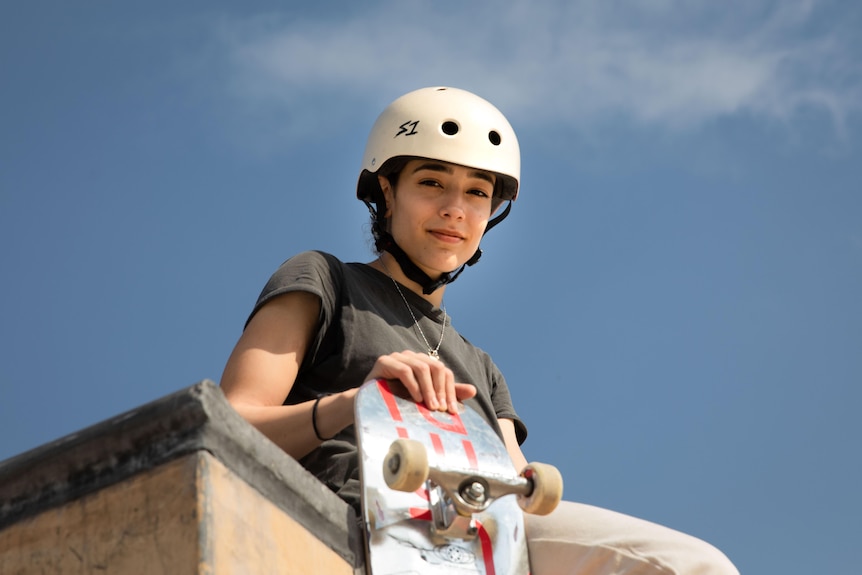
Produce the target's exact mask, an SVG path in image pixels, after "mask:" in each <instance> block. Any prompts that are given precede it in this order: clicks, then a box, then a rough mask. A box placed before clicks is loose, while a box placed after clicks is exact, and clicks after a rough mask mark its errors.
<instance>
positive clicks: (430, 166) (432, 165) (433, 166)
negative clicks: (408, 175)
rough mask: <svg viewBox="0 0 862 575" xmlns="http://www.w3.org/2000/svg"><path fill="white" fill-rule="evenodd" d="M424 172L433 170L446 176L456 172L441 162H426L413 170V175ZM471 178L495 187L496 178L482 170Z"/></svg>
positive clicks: (472, 174)
mask: <svg viewBox="0 0 862 575" xmlns="http://www.w3.org/2000/svg"><path fill="white" fill-rule="evenodd" d="M422 170H431V171H432V172H443V173H446V174H451V173H453V172H454V170H453V169H452V168H451V167H450V166H448V165H447V164H441V163H439V162H425V163H424V164H419V165H418V166H416V168H414V169H413V173H414V174H415V173H416V172H421V171H422ZM470 176H472V177H474V178H479V179H480V180H485V181H487V182H488V183H490V184H491V185H494V178H493V177H492V176H491V174H489V173H488V172H482V171H480V170H476V171H473V172H471V173H470Z"/></svg>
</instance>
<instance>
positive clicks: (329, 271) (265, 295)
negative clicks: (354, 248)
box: [249, 251, 345, 320]
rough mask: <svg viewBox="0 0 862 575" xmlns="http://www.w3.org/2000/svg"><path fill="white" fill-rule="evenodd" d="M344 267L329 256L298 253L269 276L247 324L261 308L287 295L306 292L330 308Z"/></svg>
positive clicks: (339, 287) (319, 253)
mask: <svg viewBox="0 0 862 575" xmlns="http://www.w3.org/2000/svg"><path fill="white" fill-rule="evenodd" d="M344 266H345V264H344V263H342V262H341V261H340V260H339V259H338V258H336V257H335V256H333V255H332V254H328V253H325V252H320V251H306V252H300V253H298V254H296V255H295V256H292V257H291V258H289V259H288V260H286V261H285V262H284V263H282V264H281V265H280V266H279V267H278V269H276V270H275V272H274V273H273V274H272V275H271V276H270V278H269V280H268V281H267V282H266V285H265V286H264V287H263V290H261V292H260V295H259V296H258V299H257V302H256V304H255V306H254V309H253V310H252V312H251V315H250V316H249V320H251V317H252V316H254V315H255V314H256V313H257V312H258V311H259V310H260V309H261V308H262V307H263V306H264V305H266V304H267V303H269V302H270V301H272V300H273V299H275V298H277V297H278V296H281V295H284V294H287V293H291V292H297V291H301V292H307V293H310V294H313V295H315V296H317V297H318V298H320V300H321V303H322V304H323V305H324V306H327V305H329V306H331V305H332V304H333V301H334V300H335V299H336V297H337V296H336V294H337V293H338V292H339V291H340V289H341V284H342V283H343V278H344Z"/></svg>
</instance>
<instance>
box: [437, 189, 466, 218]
mask: <svg viewBox="0 0 862 575" xmlns="http://www.w3.org/2000/svg"><path fill="white" fill-rule="evenodd" d="M440 215H441V216H443V217H444V218H454V219H456V220H463V219H464V216H465V215H466V212H465V210H464V194H463V192H462V191H460V190H451V191H449V192H448V193H446V194H443V203H442V205H441V208H440Z"/></svg>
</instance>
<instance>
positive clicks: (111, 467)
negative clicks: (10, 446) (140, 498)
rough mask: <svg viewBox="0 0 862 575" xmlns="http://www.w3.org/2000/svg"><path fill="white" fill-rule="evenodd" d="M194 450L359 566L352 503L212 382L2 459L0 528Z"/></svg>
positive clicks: (360, 559) (359, 537)
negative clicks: (268, 435)
mask: <svg viewBox="0 0 862 575" xmlns="http://www.w3.org/2000/svg"><path fill="white" fill-rule="evenodd" d="M199 450H205V451H207V452H209V453H211V454H212V455H213V456H214V457H216V458H217V459H218V460H219V461H221V462H222V463H223V464H224V465H225V466H226V467H227V468H228V469H230V470H231V471H233V472H234V473H236V474H237V475H238V476H239V477H240V478H242V479H243V480H244V481H246V482H247V483H248V484H249V485H251V486H252V487H254V488H255V489H256V490H257V491H259V492H260V493H261V494H262V495H264V496H265V497H266V498H267V499H269V500H270V501H272V502H273V503H274V504H275V505H277V506H278V507H280V508H281V509H283V510H284V511H286V512H287V513H288V514H290V515H291V517H293V518H294V519H295V520H296V521H297V522H299V523H300V524H301V525H303V526H304V527H305V528H306V529H308V530H309V531H310V532H312V533H314V534H315V536H317V537H318V538H319V539H320V540H321V541H323V543H325V544H326V545H327V546H328V547H329V548H330V549H332V550H333V551H335V552H336V553H338V554H339V555H340V556H341V557H343V558H344V559H345V560H346V561H347V562H348V563H349V564H350V565H352V566H353V567H354V570H355V571H356V572H357V573H358V572H361V569H362V567H363V562H364V552H363V541H362V534H361V531H360V529H359V528H358V526H357V522H356V514H355V513H354V511H353V509H352V508H350V506H348V505H347V504H346V503H344V502H343V501H342V500H341V499H339V498H338V497H337V496H336V495H335V494H333V493H332V492H331V491H329V489H327V488H326V486H324V485H323V484H322V483H320V482H319V481H318V480H317V479H316V478H315V477H313V476H312V475H311V474H309V473H308V472H307V471H306V470H305V469H304V468H303V467H302V466H301V465H299V463H297V462H296V461H295V460H294V459H293V458H291V457H290V456H288V455H287V454H285V453H284V452H283V451H282V450H281V449H280V448H279V447H278V446H276V445H275V444H273V443H272V442H271V441H270V440H269V439H267V438H266V437H265V436H263V435H262V434H261V433H260V432H258V431H257V430H256V429H255V428H254V427H252V426H251V425H249V424H248V423H247V422H246V421H245V420H244V419H242V417H240V416H239V415H238V414H237V413H236V412H235V411H234V410H233V408H232V407H231V406H230V405H229V404H228V403H227V401H226V400H225V398H224V395H223V394H222V392H221V389H219V388H218V387H217V386H216V384H214V383H213V382H211V381H202V382H200V383H197V384H195V385H193V386H191V387H188V388H185V389H182V390H179V391H177V392H175V393H172V394H170V395H167V396H165V397H163V398H161V399H158V400H156V401H153V402H151V403H148V404H146V405H143V406H141V407H139V408H136V409H133V410H130V411H128V412H126V413H123V414H121V415H118V416H116V417H113V418H111V419H108V420H106V421H103V422H101V423H98V424H95V425H93V426H90V427H88V428H85V429H83V430H81V431H79V432H77V433H73V434H70V435H67V436H65V437H63V438H60V439H58V440H56V441H53V442H50V443H47V444H45V445H42V446H40V447H37V448H35V449H33V450H30V451H27V452H25V453H22V454H20V455H18V456H15V457H12V458H10V459H7V460H6V461H3V462H0V529H3V528H5V527H8V526H9V525H12V524H13V523H16V522H18V521H20V520H21V519H24V518H26V517H30V516H33V515H36V514H38V513H41V512H42V511H45V510H47V509H50V508H53V507H57V506H59V505H62V504H64V503H66V502H69V501H72V500H74V499H77V498H78V497H81V496H83V495H86V494H88V493H93V492H95V491H98V490H100V489H102V488H104V487H107V486H109V485H112V484H115V483H118V482H120V481H123V480H125V479H127V478H129V477H131V476H133V475H135V474H137V473H140V472H142V471H146V470H148V469H152V468H154V467H156V466H158V465H161V464H163V463H166V462H168V461H170V460H173V459H175V458H177V457H180V456H183V455H187V454H190V453H193V452H196V451H199Z"/></svg>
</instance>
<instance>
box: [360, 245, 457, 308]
mask: <svg viewBox="0 0 862 575" xmlns="http://www.w3.org/2000/svg"><path fill="white" fill-rule="evenodd" d="M368 265H370V266H371V267H373V268H374V269H376V270H377V271H380V272H383V273H385V274H386V275H388V276H391V277H392V279H394V280H395V281H397V282H398V283H400V284H401V285H403V286H406V287H407V288H408V289H409V290H410V291H412V292H413V293H415V294H416V295H418V296H419V297H421V298H422V299H424V300H426V301H428V302H430V303H431V304H432V305H434V306H435V307H440V306H441V305H442V304H443V293H444V292H445V291H446V286H441V287H439V288H437V289H436V290H434V293H431V294H427V295H426V294H424V293H422V286H421V285H419V284H418V283H416V282H414V281H413V280H411V279H410V278H408V277H407V276H406V275H404V272H403V271H401V266H399V265H398V262H397V261H395V258H394V257H392V254H390V253H388V252H383V253H382V254H380V257H378V258H377V259H376V260H374V261H373V262H371V263H370V264H368Z"/></svg>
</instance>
